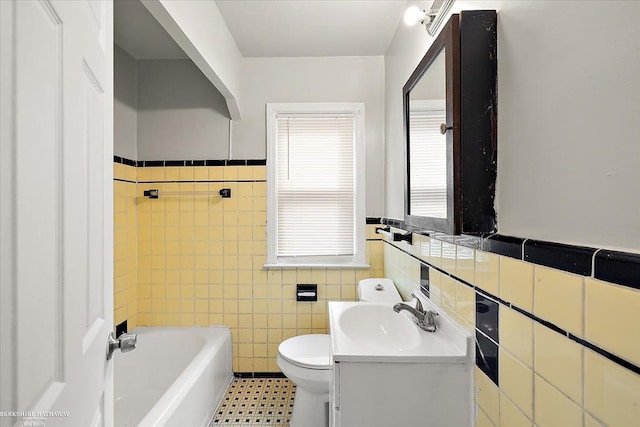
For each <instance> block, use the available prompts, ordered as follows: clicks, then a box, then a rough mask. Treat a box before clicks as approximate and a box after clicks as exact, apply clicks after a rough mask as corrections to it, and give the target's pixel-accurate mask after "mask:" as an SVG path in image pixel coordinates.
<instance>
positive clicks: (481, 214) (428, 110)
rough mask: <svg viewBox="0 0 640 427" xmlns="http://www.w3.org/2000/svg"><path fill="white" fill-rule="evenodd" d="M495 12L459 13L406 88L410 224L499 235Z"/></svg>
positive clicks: (407, 198)
mask: <svg viewBox="0 0 640 427" xmlns="http://www.w3.org/2000/svg"><path fill="white" fill-rule="evenodd" d="M496 18H497V15H496V12H495V11H493V10H472V11H463V12H460V14H454V15H452V16H451V18H450V20H449V21H448V22H447V24H446V25H445V26H444V28H443V29H442V31H441V32H440V34H439V35H438V37H437V38H436V40H435V41H434V42H433V44H432V45H431V47H430V48H429V50H428V51H427V53H426V54H425V56H424V58H423V59H422V60H421V61H420V63H419V64H418V66H417V67H416V69H415V71H414V72H413V73H412V74H411V76H410V77H409V80H408V81H407V83H406V84H405V86H404V88H403V99H404V102H403V109H404V111H403V116H404V131H405V139H406V152H405V154H406V175H405V223H406V224H407V225H409V226H412V227H414V228H417V229H421V230H433V231H438V232H443V233H448V234H461V233H465V234H483V233H491V232H495V231H496V229H497V226H496V212H495V208H494V199H495V184H496V174H497V111H498V107H497V87H496V86H497V78H496V71H497V41H496Z"/></svg>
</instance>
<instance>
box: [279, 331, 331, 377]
mask: <svg viewBox="0 0 640 427" xmlns="http://www.w3.org/2000/svg"><path fill="white" fill-rule="evenodd" d="M278 353H279V354H280V356H281V357H282V358H283V359H284V360H286V361H287V362H289V363H291V364H293V365H296V366H300V367H302V368H306V369H318V370H327V369H331V339H330V336H329V335H327V334H310V335H298V336H295V337H291V338H289V339H286V340H284V341H283V342H281V343H280V345H279V346H278Z"/></svg>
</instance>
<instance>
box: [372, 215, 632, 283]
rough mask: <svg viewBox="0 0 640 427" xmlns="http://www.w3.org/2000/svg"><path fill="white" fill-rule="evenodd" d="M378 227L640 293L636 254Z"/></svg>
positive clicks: (395, 222)
mask: <svg viewBox="0 0 640 427" xmlns="http://www.w3.org/2000/svg"><path fill="white" fill-rule="evenodd" d="M382 223H383V224H385V225H390V226H392V227H395V228H399V229H402V230H406V231H411V232H413V233H416V234H420V235H423V236H427V237H430V238H432V239H436V240H440V241H443V242H448V243H453V244H456V245H460V246H465V247H468V248H472V249H479V250H482V251H485V252H490V253H494V254H497V255H503V256H507V257H510V258H514V259H518V260H521V261H526V262H529V263H532V264H535V265H540V266H544V267H551V268H555V269H557V270H562V271H566V272H568V273H573V274H579V275H581V276H584V277H588V278H592V279H598V280H602V281H605V282H609V283H614V284H616V285H621V286H625V287H629V288H633V289H639V290H640V254H636V253H631V252H622V251H614V250H610V249H604V248H593V247H588V246H580V245H569V244H564V243H557V242H548V241H544V240H535V239H528V238H523V237H514V236H507V235H504V234H490V235H485V236H469V235H464V234H463V235H460V236H452V235H448V234H443V233H435V232H432V231H428V230H419V229H415V228H414V227H409V226H406V225H405V223H404V221H402V220H399V219H393V218H384V217H383V218H382Z"/></svg>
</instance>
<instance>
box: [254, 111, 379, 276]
mask: <svg viewBox="0 0 640 427" xmlns="http://www.w3.org/2000/svg"><path fill="white" fill-rule="evenodd" d="M279 114H280V115H294V116H295V115H301V116H302V115H305V114H309V115H331V114H341V115H352V116H353V119H354V123H353V126H354V163H355V164H354V171H353V173H354V185H355V188H354V193H355V197H354V199H355V200H354V207H355V212H354V254H353V256H347V257H345V256H317V257H300V258H298V257H278V255H277V254H278V188H277V186H278V185H277V184H278V169H277V166H278V164H277V147H278V140H277V127H278V123H277V119H278V115H279ZM266 116H267V262H266V264H264V266H263V268H265V269H268V268H304V267H317V268H369V265H368V264H367V262H366V216H365V107H364V103H362V102H339V103H325V102H321V103H316V102H313V103H308V102H305V103H268V104H267V107H266Z"/></svg>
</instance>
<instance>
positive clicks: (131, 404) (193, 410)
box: [114, 326, 233, 427]
mask: <svg viewBox="0 0 640 427" xmlns="http://www.w3.org/2000/svg"><path fill="white" fill-rule="evenodd" d="M135 332H137V333H138V344H137V348H136V349H135V350H134V351H132V352H129V353H126V354H121V353H119V352H118V354H116V355H115V357H114V362H115V366H114V369H115V375H114V376H115V425H116V426H118V427H125V426H142V427H147V426H180V427H183V426H190V427H191V426H193V427H198V426H207V423H208V422H209V421H210V420H211V418H212V416H213V413H214V411H215V410H216V406H217V405H218V404H219V403H220V401H221V400H222V397H223V396H224V394H225V392H226V389H227V386H228V385H229V383H230V382H231V380H232V379H233V372H232V368H231V331H230V330H229V328H225V327H215V326H214V327H210V328H137V329H136V330H135Z"/></svg>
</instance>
